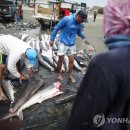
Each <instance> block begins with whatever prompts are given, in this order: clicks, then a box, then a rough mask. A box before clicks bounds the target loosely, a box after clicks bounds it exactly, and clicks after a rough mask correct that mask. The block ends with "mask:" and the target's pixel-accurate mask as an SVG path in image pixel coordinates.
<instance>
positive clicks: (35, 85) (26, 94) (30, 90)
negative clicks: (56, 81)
mask: <svg viewBox="0 0 130 130" xmlns="http://www.w3.org/2000/svg"><path fill="white" fill-rule="evenodd" d="M43 84H44V80H43V79H41V78H40V77H39V76H38V74H37V75H35V76H33V77H32V79H30V80H28V84H27V87H26V88H25V89H24V90H23V91H22V92H21V93H20V95H19V96H18V97H17V98H16V99H15V102H14V103H12V105H11V107H10V108H11V109H12V110H13V112H15V111H17V109H19V107H21V106H22V105H23V104H24V103H25V102H26V101H27V100H28V99H29V98H30V97H31V96H32V95H33V94H34V93H35V92H36V91H38V89H39V88H40V87H41V86H43Z"/></svg>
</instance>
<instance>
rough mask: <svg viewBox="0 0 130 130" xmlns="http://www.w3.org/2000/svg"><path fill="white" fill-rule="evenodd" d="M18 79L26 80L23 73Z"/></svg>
mask: <svg viewBox="0 0 130 130" xmlns="http://www.w3.org/2000/svg"><path fill="white" fill-rule="evenodd" d="M19 79H20V81H22V80H26V79H27V78H26V77H25V76H23V75H20V77H19Z"/></svg>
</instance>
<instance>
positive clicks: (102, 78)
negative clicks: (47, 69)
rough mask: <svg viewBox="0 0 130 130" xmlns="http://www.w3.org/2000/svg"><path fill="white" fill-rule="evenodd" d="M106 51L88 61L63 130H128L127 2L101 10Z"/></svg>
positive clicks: (129, 32) (129, 4) (114, 2)
mask: <svg viewBox="0 0 130 130" xmlns="http://www.w3.org/2000/svg"><path fill="white" fill-rule="evenodd" d="M104 36H105V38H106V40H105V43H106V45H107V47H108V48H109V51H108V52H105V53H102V54H98V55H97V56H95V57H94V58H93V59H92V61H91V62H90V64H89V66H88V69H87V73H86V75H85V77H84V79H83V81H82V83H81V85H80V88H79V90H78V94H77V96H76V100H75V103H74V105H73V108H72V112H71V116H70V119H69V121H68V125H67V130H130V123H129V121H130V120H129V119H130V60H129V59H130V0H124V1H122V0H108V3H107V5H106V6H105V8H104Z"/></svg>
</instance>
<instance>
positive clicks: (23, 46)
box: [0, 35, 37, 99]
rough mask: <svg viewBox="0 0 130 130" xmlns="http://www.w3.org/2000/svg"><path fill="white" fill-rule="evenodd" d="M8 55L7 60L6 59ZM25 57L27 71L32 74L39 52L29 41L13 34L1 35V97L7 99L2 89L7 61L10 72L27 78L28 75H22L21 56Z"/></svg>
mask: <svg viewBox="0 0 130 130" xmlns="http://www.w3.org/2000/svg"><path fill="white" fill-rule="evenodd" d="M6 57H7V60H6ZM21 57H23V58H24V59H25V65H26V68H27V73H28V74H30V70H31V67H32V65H33V64H34V63H35V60H36V57H37V53H36V51H35V50H34V49H32V48H31V46H30V45H28V44H27V43H25V42H23V41H21V40H19V39H18V38H16V37H13V36H11V35H1V36H0V99H5V98H6V97H5V95H4V93H3V90H2V82H1V81H2V75H3V72H4V68H5V63H6V61H7V69H8V70H9V72H10V73H11V74H12V75H13V76H15V77H17V78H19V79H20V80H26V77H25V76H24V75H22V72H21V69H20V58H21Z"/></svg>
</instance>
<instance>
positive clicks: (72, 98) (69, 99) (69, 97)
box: [55, 93, 76, 104]
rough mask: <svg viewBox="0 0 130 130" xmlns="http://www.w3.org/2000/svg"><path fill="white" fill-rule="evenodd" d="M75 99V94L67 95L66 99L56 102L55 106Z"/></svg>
mask: <svg viewBox="0 0 130 130" xmlns="http://www.w3.org/2000/svg"><path fill="white" fill-rule="evenodd" d="M75 97H76V93H74V94H71V95H67V96H66V97H63V98H60V99H58V100H56V102H55V104H64V103H67V102H72V101H74V99H75Z"/></svg>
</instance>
